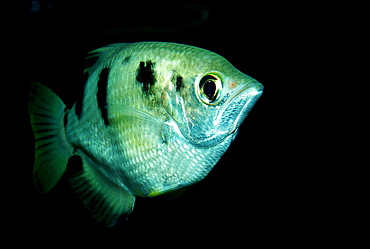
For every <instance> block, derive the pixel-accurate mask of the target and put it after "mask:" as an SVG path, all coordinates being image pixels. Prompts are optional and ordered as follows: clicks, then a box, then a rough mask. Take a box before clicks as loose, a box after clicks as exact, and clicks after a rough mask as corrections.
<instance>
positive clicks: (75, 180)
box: [70, 150, 135, 227]
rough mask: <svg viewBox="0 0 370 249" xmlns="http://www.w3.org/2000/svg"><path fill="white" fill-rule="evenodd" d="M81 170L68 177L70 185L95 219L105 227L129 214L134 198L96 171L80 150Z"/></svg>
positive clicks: (96, 167)
mask: <svg viewBox="0 0 370 249" xmlns="http://www.w3.org/2000/svg"><path fill="white" fill-rule="evenodd" d="M75 154H76V155H78V156H80V157H81V158H82V170H81V171H80V172H76V173H74V174H73V175H72V176H71V177H70V183H71V185H72V187H73V188H74V189H75V191H76V193H77V195H78V196H79V198H80V200H81V201H82V203H84V205H85V206H86V207H87V209H88V210H89V211H90V212H91V213H92V215H93V216H94V217H95V219H96V220H97V221H98V222H100V223H101V224H102V225H103V226H105V227H111V226H113V225H115V224H116V222H117V221H118V220H119V218H120V217H121V215H123V214H129V213H131V211H132V209H133V206H134V202H135V197H134V196H133V195H132V194H131V193H130V192H129V191H128V190H127V189H125V188H124V187H123V186H120V185H118V184H116V183H114V182H113V181H111V180H110V179H108V177H107V176H105V175H104V174H103V173H102V172H101V171H99V170H98V167H99V166H98V165H97V164H96V163H95V162H94V161H93V160H91V159H90V158H89V157H88V156H87V155H86V154H85V153H83V152H82V151H80V150H77V151H76V152H75Z"/></svg>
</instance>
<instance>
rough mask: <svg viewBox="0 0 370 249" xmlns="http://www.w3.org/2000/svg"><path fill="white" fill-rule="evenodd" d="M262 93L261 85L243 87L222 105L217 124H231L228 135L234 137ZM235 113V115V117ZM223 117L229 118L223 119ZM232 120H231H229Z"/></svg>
mask: <svg viewBox="0 0 370 249" xmlns="http://www.w3.org/2000/svg"><path fill="white" fill-rule="evenodd" d="M262 92H263V85H262V84H261V83H258V82H257V83H254V86H252V87H251V86H250V85H244V86H242V87H240V88H239V89H236V90H235V92H234V93H233V94H232V95H231V96H230V97H229V99H228V100H227V101H226V102H225V103H224V105H223V107H222V108H221V110H220V112H219V117H217V119H218V123H224V124H225V123H227V122H229V124H230V122H233V125H231V127H230V126H229V132H228V133H229V135H236V133H237V131H238V129H239V127H240V125H241V124H242V122H243V121H244V119H245V118H246V117H247V115H248V113H249V112H250V111H251V110H252V108H253V106H254V104H255V103H256V102H257V100H258V99H259V98H260V97H261V95H262ZM236 113H237V115H235V114H236ZM225 116H226V117H228V116H230V118H229V119H228V121H227V119H225ZM231 119H233V120H231Z"/></svg>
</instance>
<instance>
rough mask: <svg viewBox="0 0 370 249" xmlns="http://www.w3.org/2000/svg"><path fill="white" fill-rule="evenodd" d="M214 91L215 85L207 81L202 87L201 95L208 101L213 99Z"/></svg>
mask: <svg viewBox="0 0 370 249" xmlns="http://www.w3.org/2000/svg"><path fill="white" fill-rule="evenodd" d="M216 89H217V87H216V83H215V82H214V81H213V80H207V81H206V82H205V83H204V85H203V93H204V94H205V95H206V96H207V98H208V99H209V100H214V99H215V96H216Z"/></svg>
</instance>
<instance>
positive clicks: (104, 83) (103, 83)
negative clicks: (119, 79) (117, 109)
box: [96, 68, 109, 125]
mask: <svg viewBox="0 0 370 249" xmlns="http://www.w3.org/2000/svg"><path fill="white" fill-rule="evenodd" d="M108 76H109V69H108V68H104V69H103V70H101V72H100V75H99V81H98V93H97V95H96V97H97V100H98V107H99V109H100V112H101V116H102V118H103V120H104V124H105V125H109V121H108V109H107V108H105V107H106V106H107V95H108V92H107V90H108Z"/></svg>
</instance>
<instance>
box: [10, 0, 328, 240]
mask: <svg viewBox="0 0 370 249" xmlns="http://www.w3.org/2000/svg"><path fill="white" fill-rule="evenodd" d="M37 2H39V4H38V3H37ZM287 7H289V6H283V5H281V4H272V5H271V2H270V3H269V4H267V3H263V2H259V3H256V2H255V1H253V2H252V1H249V2H247V3H244V2H240V1H239V3H238V2H233V1H231V2H230V1H226V2H223V4H222V5H221V4H216V3H215V1H205V0H204V1H184V2H183V1H178V2H176V3H174V1H148V0H143V1H137V2H134V3H127V2H126V1H110V0H105V1H57V0H55V1H33V3H32V1H28V2H27V3H25V4H23V5H20V6H19V8H17V9H16V12H17V13H16V14H17V16H19V19H20V20H22V22H21V25H19V24H18V25H19V26H16V27H15V28H14V31H15V33H17V34H18V35H19V37H20V38H19V39H16V42H15V45H16V47H17V49H16V52H17V55H16V56H15V57H16V62H15V63H16V65H18V67H19V68H20V70H17V75H14V76H15V77H16V78H17V79H18V80H19V79H21V80H20V81H18V80H17V84H14V86H15V87H14V89H13V91H14V93H16V96H17V101H15V103H12V105H11V106H12V107H13V108H14V110H16V115H14V118H13V120H14V125H12V128H14V129H15V130H16V131H17V132H16V135H15V138H16V139H14V141H13V142H14V146H12V148H16V149H14V150H12V152H11V153H14V154H12V157H13V158H14V163H13V165H12V167H13V168H14V169H15V170H14V171H15V172H14V173H13V174H12V176H13V177H14V178H13V181H12V183H10V184H11V186H8V189H11V190H12V191H10V192H11V193H10V197H9V200H10V201H9V203H11V205H10V209H11V215H9V217H11V228H10V229H9V231H11V232H12V233H17V234H31V235H33V236H32V240H31V241H30V242H31V243H36V244H37V243H41V241H42V239H41V238H42V237H44V236H53V237H58V238H59V239H60V240H62V241H69V240H70V239H71V238H81V241H83V239H82V238H86V240H87V241H89V242H90V243H94V241H97V240H99V239H106V238H109V241H122V247H124V242H125V241H126V240H130V241H135V243H137V244H140V243H145V242H148V241H146V238H150V239H151V240H153V241H156V242H159V243H163V244H167V243H169V241H170V240H171V239H175V240H177V244H174V246H177V245H182V243H192V241H196V239H197V238H202V240H201V241H202V242H204V243H206V244H208V243H211V242H212V243H214V242H216V243H217V242H218V241H223V242H229V243H235V245H239V244H240V243H243V244H245V245H248V243H250V241H261V243H262V244H263V243H266V242H276V243H278V242H279V241H280V242H281V241H283V242H286V243H289V242H290V241H291V240H290V238H292V237H295V238H302V241H305V240H308V238H309V237H314V238H317V237H320V236H321V235H320V234H317V233H315V232H314V231H316V230H315V229H318V228H319V227H320V229H323V227H325V226H327V225H328V224H327V223H328V222H329V221H327V220H326V218H325V217H328V216H330V212H329V211H328V210H327V208H326V207H325V203H326V197H325V198H324V196H326V194H325V193H324V194H323V193H322V191H319V190H318V189H319V188H321V187H323V186H324V187H327V186H325V183H324V182H325V179H324V178H325V176H323V174H322V172H321V173H320V172H319V171H318V168H319V166H318V162H317V161H315V162H314V160H313V156H314V155H315V154H316V153H318V151H317V150H314V149H313V148H312V147H310V146H307V144H306V142H305V141H307V137H309V136H310V131H309V130H307V127H306V125H307V122H310V121H309V119H306V118H304V117H302V116H301V115H300V114H301V112H303V111H304V110H303V109H302V108H301V107H300V102H299V100H300V97H301V96H303V94H304V90H302V88H301V87H297V84H300V82H302V78H304V77H307V74H306V72H305V71H304V70H303V69H304V67H305V65H303V64H302V57H305V56H306V55H307V54H308V53H310V52H309V51H308V47H307V40H308V39H310V33H309V32H310V26H309V23H308V21H306V20H304V19H305V18H302V17H300V15H301V14H302V10H301V9H296V10H295V12H290V11H287V10H286V8H287ZM297 23H298V25H297ZM136 41H168V42H178V43H184V44H189V45H194V46H198V47H202V48H205V49H208V50H211V51H214V52H216V53H218V54H220V55H222V56H224V57H225V58H227V59H228V60H229V61H230V62H231V63H232V64H234V65H235V66H236V67H237V68H238V69H239V70H241V71H242V72H244V73H246V74H248V75H250V76H251V77H253V78H256V79H257V80H258V81H260V82H261V83H263V84H264V86H265V91H264V94H263V95H262V97H261V98H260V100H259V101H258V103H257V104H256V106H255V107H254V108H253V110H252V111H251V113H250V114H249V116H248V117H247V119H246V120H245V122H244V123H243V126H242V127H241V129H240V132H239V135H238V136H237V139H236V140H235V142H234V143H233V144H232V145H231V147H230V149H229V150H228V151H227V152H226V154H225V155H224V156H223V157H222V159H221V160H220V161H219V163H218V164H217V165H216V166H215V168H214V170H213V171H212V172H211V173H210V174H209V176H208V177H207V178H206V179H205V180H203V181H202V182H200V183H198V184H196V185H195V186H193V187H192V188H190V189H189V190H188V191H187V192H185V193H184V194H183V195H181V196H180V197H178V198H176V199H174V200H166V199H163V198H161V197H158V198H150V199H142V198H138V199H137V201H136V204H135V209H134V212H133V213H132V214H131V215H130V217H129V219H128V220H127V221H124V222H122V224H121V226H118V227H114V228H111V229H108V230H107V229H103V228H101V227H100V226H99V225H98V224H96V222H95V221H94V220H93V218H92V217H91V216H90V214H89V213H88V211H87V210H86V209H85V208H84V207H83V206H82V204H80V202H79V200H77V198H76V196H75V195H74V192H73V190H72V189H71V187H70V186H69V185H68V181H67V179H66V178H65V177H64V178H63V179H62V181H61V182H60V183H58V185H57V187H56V188H55V189H54V190H52V191H51V192H50V194H48V195H45V196H44V195H40V194H38V193H37V192H36V190H35V189H34V186H33V179H32V167H33V157H34V155H33V150H34V147H33V134H32V131H31V127H30V125H29V117H28V114H27V100H28V91H29V84H30V82H31V81H39V82H41V83H44V84H45V85H47V86H49V87H51V88H52V89H53V90H54V91H55V92H56V93H57V94H58V95H59V96H60V97H61V98H62V99H63V100H64V101H65V102H66V104H67V105H69V106H70V105H72V104H73V102H74V100H75V99H76V98H77V97H78V96H79V94H80V93H79V91H80V89H81V88H82V84H83V80H84V79H83V76H82V73H83V70H84V68H85V67H86V66H87V65H86V62H85V60H84V58H85V54H86V53H87V52H88V51H91V50H93V49H95V48H98V47H101V46H104V45H107V44H110V43H116V42H136ZM18 52H19V55H18ZM303 71H304V72H303ZM18 82H19V83H18ZM12 114H14V113H12ZM324 173H325V172H324ZM324 175H325V174H324ZM319 186H320V187H319ZM323 191H324V192H328V191H330V188H325V190H323ZM8 192H9V191H8ZM13 192H14V193H13ZM13 213H14V214H13ZM82 234H83V235H82ZM86 234H88V236H87V237H86ZM95 235H96V236H95ZM148 240H149V239H148ZM151 240H149V241H151ZM56 241H57V240H56ZM71 241H72V239H71ZM56 243H57V242H56ZM172 243H173V242H172ZM230 247H233V246H230Z"/></svg>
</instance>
